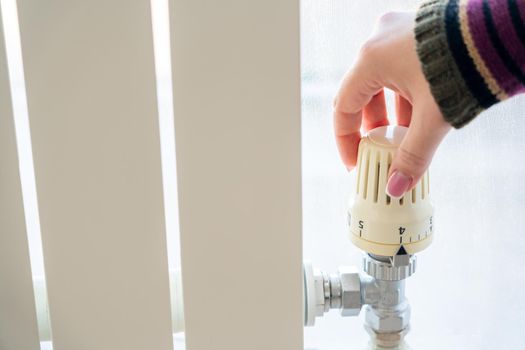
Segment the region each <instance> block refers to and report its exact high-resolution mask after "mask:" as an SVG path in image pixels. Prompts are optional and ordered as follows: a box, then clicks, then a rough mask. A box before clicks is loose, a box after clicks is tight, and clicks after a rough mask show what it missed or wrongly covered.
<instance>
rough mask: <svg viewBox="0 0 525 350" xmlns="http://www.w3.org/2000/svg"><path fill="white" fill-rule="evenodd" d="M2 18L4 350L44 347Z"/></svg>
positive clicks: (0, 289)
mask: <svg viewBox="0 0 525 350" xmlns="http://www.w3.org/2000/svg"><path fill="white" fill-rule="evenodd" d="M8 76H9V75H8V72H7V58H6V52H5V43H4V34H3V25H2V17H1V15H0V349H2V350H36V349H39V348H40V345H39V340H38V327H37V322H36V313H35V299H34V294H33V284H32V282H31V281H32V279H31V267H30V262H29V247H28V241H27V234H26V227H25V220H24V208H23V202H22V189H21V183H20V176H19V170H18V169H19V168H18V155H17V148H16V136H15V126H14V119H13V110H12V104H11V93H10V89H9V80H8Z"/></svg>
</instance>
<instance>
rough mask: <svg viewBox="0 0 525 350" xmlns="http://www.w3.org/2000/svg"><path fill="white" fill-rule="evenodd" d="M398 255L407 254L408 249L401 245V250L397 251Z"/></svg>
mask: <svg viewBox="0 0 525 350" xmlns="http://www.w3.org/2000/svg"><path fill="white" fill-rule="evenodd" d="M396 255H407V251H406V250H405V247H403V246H401V247H399V250H398V251H397V253H396Z"/></svg>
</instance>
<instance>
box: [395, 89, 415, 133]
mask: <svg viewBox="0 0 525 350" xmlns="http://www.w3.org/2000/svg"><path fill="white" fill-rule="evenodd" d="M396 117H397V125H402V126H406V127H408V126H409V125H410V120H411V119H412V104H411V103H410V102H409V101H408V100H407V99H406V98H404V97H403V96H401V95H400V94H398V93H396Z"/></svg>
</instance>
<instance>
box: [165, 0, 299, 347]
mask: <svg viewBox="0 0 525 350" xmlns="http://www.w3.org/2000/svg"><path fill="white" fill-rule="evenodd" d="M170 6H171V8H170V15H171V38H172V62H173V84H174V94H173V96H174V114H175V138H176V146H177V147H176V151H177V169H178V188H179V208H180V223H181V247H182V272H183V282H184V283H183V287H184V306H185V307H184V309H185V331H186V342H187V344H186V345H187V349H188V350H208V349H217V350H223V349H229V350H241V349H242V350H245V349H250V350H258V349H261V350H262V349H275V350H280V349H283V350H284V349H286V350H291V349H296V350H299V349H302V327H303V326H302V324H303V301H302V283H303V280H302V268H301V266H302V265H301V264H302V261H301V260H302V258H301V250H302V243H301V161H300V160H301V142H300V134H301V130H300V128H301V126H300V72H299V71H300V69H299V66H300V65H299V2H298V1H280V0H268V1H245V0H226V1H211V0H208V1H203V0H171V2H170Z"/></svg>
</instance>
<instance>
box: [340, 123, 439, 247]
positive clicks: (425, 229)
mask: <svg viewBox="0 0 525 350" xmlns="http://www.w3.org/2000/svg"><path fill="white" fill-rule="evenodd" d="M407 130H408V129H407V128H405V127H402V126H383V127H379V128H376V129H374V130H372V131H370V132H369V133H368V135H367V136H365V137H363V138H362V139H361V142H360V144H359V153H358V159H357V184H356V187H355V193H354V197H353V199H352V202H351V204H350V210H349V213H348V221H349V227H350V240H351V241H352V243H354V244H355V245H356V246H357V247H359V248H360V249H362V250H364V251H365V252H367V253H371V254H376V255H382V256H394V255H396V254H398V253H405V252H406V253H408V254H414V253H417V252H419V251H421V250H423V249H425V248H426V247H427V246H428V245H429V244H430V243H431V241H432V234H433V222H432V220H433V219H432V215H433V211H434V209H433V206H432V204H431V202H430V195H429V194H430V192H429V176H428V171H427V172H426V173H425V174H424V175H423V177H422V178H421V180H420V181H419V182H418V183H417V185H416V186H415V187H414V189H413V190H412V191H410V192H408V193H406V194H405V196H404V197H402V198H401V199H394V198H391V197H390V196H388V195H387V194H386V192H385V188H386V183H387V180H388V179H387V175H388V170H389V168H390V164H391V162H392V159H393V157H394V154H395V152H396V151H397V149H398V147H399V145H400V143H401V140H402V139H403V137H404V136H405V134H406V131H407ZM402 247H403V248H404V249H401V248H402Z"/></svg>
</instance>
